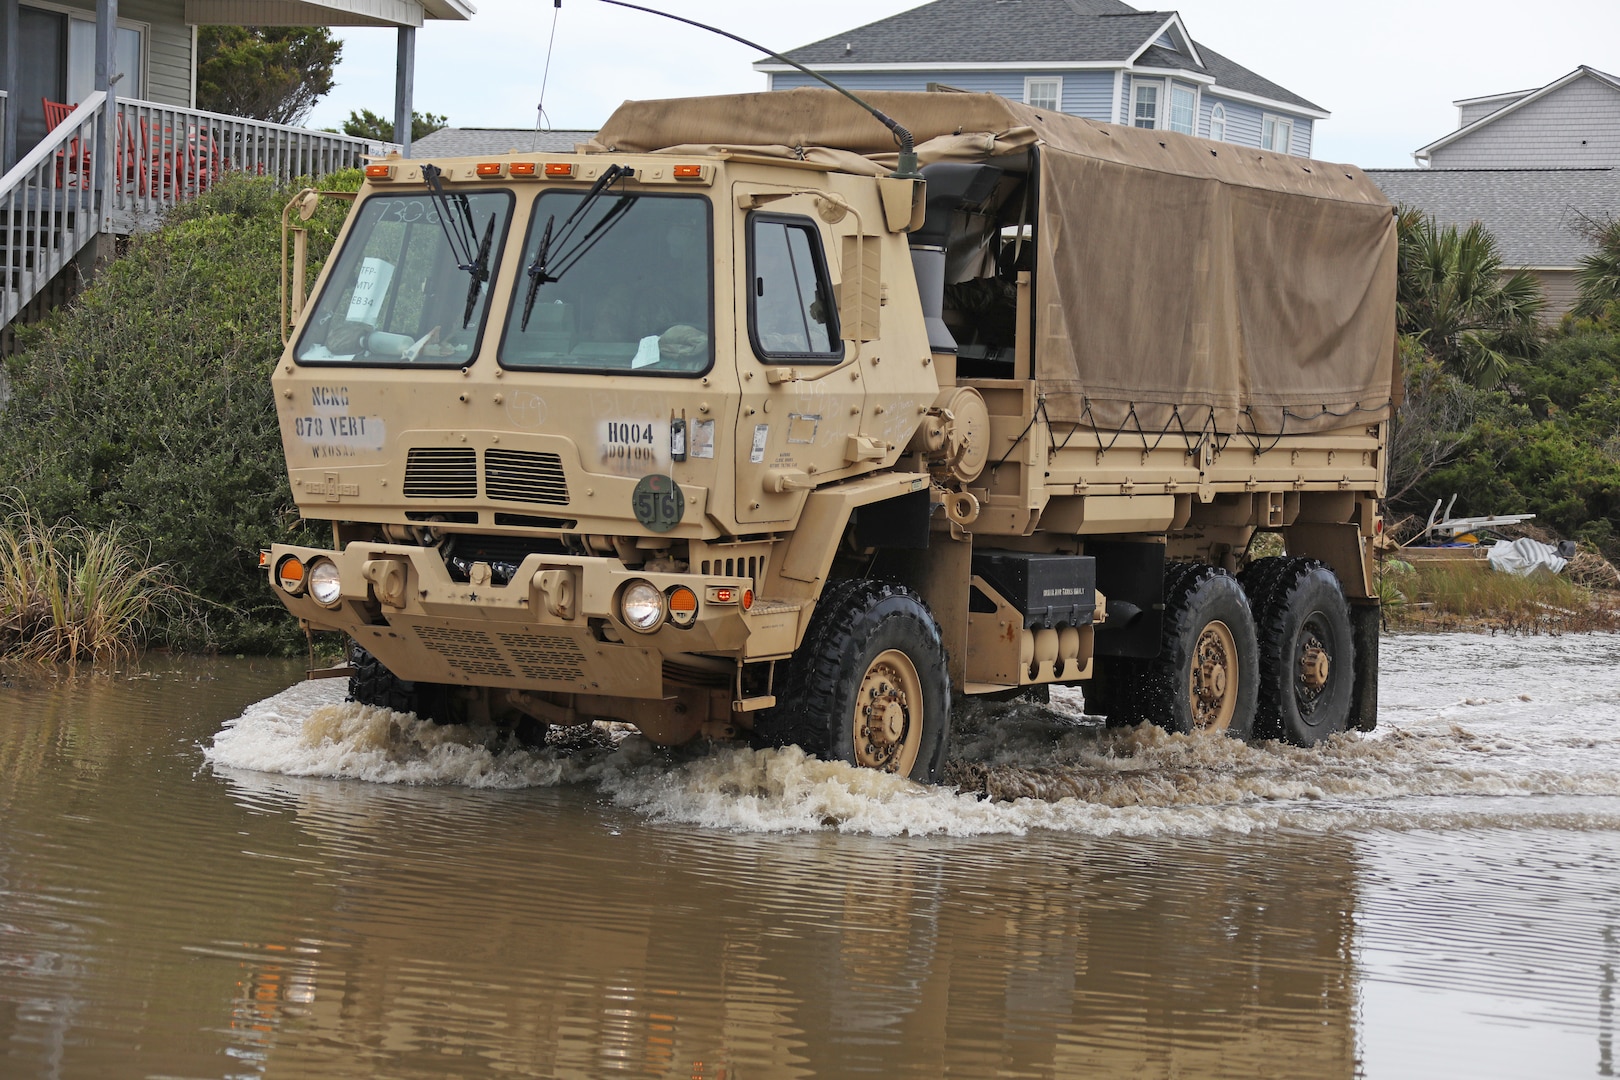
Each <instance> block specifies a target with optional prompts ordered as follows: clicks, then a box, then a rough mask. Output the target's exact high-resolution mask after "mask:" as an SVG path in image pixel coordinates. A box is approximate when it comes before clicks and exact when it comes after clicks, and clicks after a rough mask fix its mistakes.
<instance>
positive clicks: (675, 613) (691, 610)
mask: <svg viewBox="0 0 1620 1080" xmlns="http://www.w3.org/2000/svg"><path fill="white" fill-rule="evenodd" d="M665 595H666V596H667V597H668V599H669V621H670V623H671V624H672V625H674V626H680V627H687V626H691V625H692V624H693V623H695V622H697V614H698V598H697V593H695V592H693V591H692V590H691V589H688V588H687V587H686V586H685V585H677V586H675V587H674V588H673V589H670V590H669V592H668V593H666V594H665Z"/></svg>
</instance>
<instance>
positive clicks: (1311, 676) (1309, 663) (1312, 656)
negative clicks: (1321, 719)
mask: <svg viewBox="0 0 1620 1080" xmlns="http://www.w3.org/2000/svg"><path fill="white" fill-rule="evenodd" d="M1332 671H1333V663H1332V660H1331V659H1330V658H1329V656H1328V651H1327V649H1326V648H1324V647H1323V645H1322V643H1321V642H1320V641H1318V640H1317V638H1316V635H1314V634H1312V635H1311V636H1310V637H1309V638H1308V639H1307V641H1306V642H1305V647H1304V648H1303V649H1302V650H1301V651H1300V657H1299V679H1300V682H1301V683H1302V684H1304V687H1305V689H1306V691H1307V692H1309V693H1310V694H1311V696H1313V697H1314V696H1315V695H1316V694H1318V693H1320V692H1321V690H1322V687H1324V686H1326V685H1327V681H1328V676H1329V675H1330V674H1331V673H1332Z"/></svg>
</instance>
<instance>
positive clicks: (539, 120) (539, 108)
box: [529, 0, 562, 150]
mask: <svg viewBox="0 0 1620 1080" xmlns="http://www.w3.org/2000/svg"><path fill="white" fill-rule="evenodd" d="M552 4H553V5H554V8H555V9H554V10H553V11H552V13H551V42H550V43H549V44H548V45H547V46H546V70H545V74H543V75H541V76H540V104H538V105H536V106H535V107H534V139H533V141H531V142H530V143H529V149H530V150H538V149H539V148H540V129H541V128H542V127H544V126H545V123H546V83H548V82H550V81H551V50H552V49H554V48H556V46H557V20H558V19H560V18H561V17H562V0H552Z"/></svg>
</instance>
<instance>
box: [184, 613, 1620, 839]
mask: <svg viewBox="0 0 1620 1080" xmlns="http://www.w3.org/2000/svg"><path fill="white" fill-rule="evenodd" d="M1400 640H1401V639H1396V641H1397V642H1399V641H1400ZM1566 640H1567V639H1566ZM1612 641H1613V639H1612V638H1607V639H1604V641H1603V644H1604V645H1605V646H1608V645H1609V644H1610V643H1612ZM1433 644H1434V643H1433V639H1427V640H1426V641H1424V642H1423V643H1422V644H1421V645H1420V646H1414V647H1411V648H1406V649H1402V648H1401V647H1400V646H1399V645H1397V646H1396V647H1395V648H1391V647H1390V645H1389V644H1388V643H1386V658H1387V660H1388V661H1389V663H1387V664H1386V666H1387V667H1389V668H1391V671H1390V676H1391V677H1387V678H1386V680H1385V699H1384V700H1385V709H1384V713H1383V718H1382V725H1381V727H1380V729H1379V730H1378V731H1377V732H1375V733H1373V734H1371V735H1366V736H1362V735H1344V736H1338V737H1335V738H1333V739H1331V740H1328V741H1327V742H1325V743H1324V744H1322V745H1320V746H1317V747H1313V748H1309V749H1305V748H1300V747H1293V746H1286V745H1282V744H1277V743H1266V744H1261V745H1257V746H1247V745H1244V744H1242V743H1240V742H1238V741H1236V740H1232V739H1226V738H1222V737H1218V736H1180V735H1170V734H1167V733H1165V732H1163V731H1160V730H1158V729H1156V728H1151V727H1143V728H1137V729H1130V730H1123V731H1110V730H1106V729H1104V728H1102V727H1100V726H1099V725H1096V724H1094V723H1091V722H1089V721H1087V720H1085V719H1084V718H1083V714H1082V712H1081V706H1082V700H1081V696H1080V694H1079V692H1078V691H1073V690H1064V689H1059V690H1057V691H1056V692H1055V693H1054V695H1053V705H1052V707H1051V708H1049V709H1048V708H1042V707H1038V706H1033V705H1006V706H988V705H986V706H980V705H973V706H970V707H969V708H968V709H966V710H964V712H963V713H962V714H960V715H959V716H958V718H957V730H956V732H955V736H954V738H955V745H954V748H953V753H952V760H951V764H950V767H949V769H948V776H949V779H950V780H951V782H952V783H953V784H954V785H955V786H950V785H946V786H941V787H936V788H926V787H922V786H919V785H916V784H912V783H909V782H907V781H904V780H901V779H898V778H895V777H892V776H887V775H884V774H881V773H875V772H872V771H870V770H863V769H855V768H851V767H850V766H847V765H844V764H841V763H836V762H825V761H819V760H816V759H814V758H810V757H807V756H806V755H805V754H803V753H802V752H800V751H798V750H794V749H786V750H763V751H756V750H750V749H746V748H739V747H729V746H728V747H720V748H716V749H714V750H712V751H710V752H708V753H702V754H691V753H683V754H679V755H670V754H664V753H661V752H658V751H657V750H656V749H655V748H653V747H652V746H651V745H650V744H648V743H647V742H646V741H645V740H643V739H641V738H639V737H630V738H627V739H624V740H622V741H621V742H619V743H618V745H617V748H616V749H613V750H608V749H605V748H601V749H595V750H586V751H583V752H576V753H568V752H564V751H561V750H558V749H553V748H545V749H529V748H524V747H521V746H517V745H515V744H513V743H512V741H511V740H510V739H509V738H508V736H507V735H506V734H505V733H504V732H501V731H499V730H496V729H494V728H484V729H479V728H475V727H465V726H439V725H434V724H431V723H427V722H424V721H420V720H417V719H416V718H415V717H414V716H410V715H408V714H402V713H394V712H390V711H388V710H386V709H377V708H371V707H368V706H361V705H356V704H353V703H345V702H344V701H343V700H342V697H343V687H342V684H341V683H338V684H334V683H330V682H321V683H305V684H300V685H298V686H294V687H292V688H290V689H288V690H286V691H284V692H283V693H281V694H277V695H276V696H274V697H272V698H269V699H267V700H265V701H262V702H259V703H258V704H256V705H254V706H252V707H250V708H249V709H247V710H246V711H245V712H244V713H243V715H242V716H241V717H239V718H237V719H236V720H234V721H232V722H231V723H229V724H227V725H226V727H225V729H224V730H223V731H221V732H220V733H219V734H218V735H217V736H215V738H214V741H213V744H212V746H210V747H208V748H206V749H205V756H206V757H207V759H208V760H209V761H210V762H212V763H213V764H215V765H217V766H220V767H224V768H237V769H249V770H255V771H260V772H270V773H280V774H284V775H289V776H300V777H331V778H343V779H352V780H362V781H368V782H371V783H379V784H441V785H458V786H465V787H473V788H529V787H554V786H559V785H574V784H584V785H593V786H594V787H596V788H597V790H599V791H600V792H602V793H603V794H604V795H606V796H607V797H608V798H609V799H611V800H612V801H613V802H614V803H615V804H617V805H619V806H621V807H625V808H627V809H630V810H633V811H636V812H638V813H642V814H645V815H647V816H649V817H651V818H653V819H656V820H665V821H672V822H681V823H686V824H693V825H698V826H702V827H708V828H724V829H737V830H746V831H773V832H776V831H808V830H818V829H838V830H841V831H845V832H856V833H866V834H871V835H880V836H884V835H896V834H909V835H949V836H968V835H978V834H985V833H1024V832H1028V831H1031V830H1056V831H1063V832H1077V833H1085V834H1090V835H1108V834H1133V835H1143V834H1176V835H1200V834H1208V833H1213V832H1252V831H1255V830H1263V829H1273V828H1278V827H1284V826H1287V827H1301V828H1332V827H1343V826H1347V825H1352V824H1355V823H1357V822H1364V821H1378V822H1381V823H1385V824H1389V823H1409V824H1422V823H1423V822H1424V821H1425V815H1426V814H1430V813H1431V810H1430V808H1432V815H1433V817H1436V818H1437V817H1440V816H1443V815H1446V814H1455V813H1458V812H1459V810H1458V808H1457V806H1456V804H1455V800H1456V799H1458V798H1475V799H1477V798H1479V797H1484V796H1489V797H1497V798H1506V799H1508V800H1510V803H1509V804H1508V805H1509V806H1513V807H1521V808H1526V809H1528V807H1527V804H1526V801H1525V797H1526V796H1556V797H1576V798H1578V799H1585V798H1587V797H1591V796H1599V797H1604V798H1605V800H1607V799H1611V798H1613V797H1615V796H1620V754H1617V753H1616V751H1617V750H1620V723H1617V722H1616V721H1620V677H1617V676H1616V675H1615V674H1614V672H1613V670H1612V665H1611V666H1609V667H1608V668H1604V667H1601V666H1591V665H1589V664H1588V663H1587V662H1586V661H1587V660H1588V659H1589V651H1587V650H1581V649H1575V650H1565V652H1567V653H1568V654H1569V655H1570V656H1573V657H1577V658H1580V663H1581V664H1582V667H1583V670H1582V671H1581V672H1580V677H1579V678H1576V677H1574V673H1573V672H1571V671H1569V670H1564V671H1562V672H1560V671H1559V670H1557V668H1558V666H1559V664H1558V661H1559V658H1560V656H1562V655H1564V653H1561V652H1560V651H1559V650H1557V649H1551V648H1548V649H1543V650H1542V655H1541V656H1540V659H1541V660H1542V661H1543V663H1542V665H1541V666H1540V667H1535V666H1533V665H1519V666H1516V667H1515V669H1514V670H1513V673H1512V679H1511V683H1512V686H1511V691H1510V690H1509V689H1508V688H1505V687H1504V688H1495V687H1491V686H1489V685H1482V684H1481V681H1480V680H1481V673H1480V672H1479V671H1477V670H1476V671H1475V672H1473V673H1472V674H1471V676H1470V680H1471V681H1470V684H1469V685H1470V686H1471V687H1472V689H1473V693H1472V694H1471V695H1469V696H1465V697H1451V698H1450V699H1449V700H1445V701H1437V700H1434V697H1433V693H1434V687H1435V680H1433V679H1427V680H1426V679H1424V678H1422V670H1423V669H1424V668H1425V667H1428V666H1430V665H1432V664H1433V662H1434V661H1435V659H1436V657H1440V658H1442V659H1443V658H1444V657H1445V654H1444V653H1443V652H1440V653H1437V652H1436V651H1435V650H1434V648H1433ZM1464 644H1465V645H1473V644H1477V643H1475V642H1472V641H1465V643H1464ZM1461 651H1462V652H1464V653H1466V652H1468V651H1469V649H1467V648H1464V649H1462V650H1461ZM1392 653H1393V656H1391V655H1390V654H1392ZM1448 667H1449V665H1448ZM1531 672H1533V674H1531ZM1594 680H1595V681H1594ZM1439 681H1440V682H1444V681H1445V680H1443V679H1442V680H1439ZM1392 690H1393V691H1394V695H1393V696H1392V694H1391V691H1392ZM1425 698H1427V699H1428V700H1425ZM1485 801H1487V800H1481V803H1483V802H1485ZM1541 805H1542V806H1543V807H1544V808H1545V806H1546V804H1545V803H1543V804H1541ZM1462 812H1464V813H1466V811H1462ZM1491 812H1492V813H1493V814H1494V813H1504V812H1505V813H1511V812H1513V811H1511V810H1504V809H1503V808H1501V807H1496V808H1495V809H1493V810H1492V811H1491ZM1566 812H1571V813H1575V814H1577V815H1579V814H1592V813H1596V814H1597V815H1598V816H1600V817H1602V818H1604V819H1612V818H1614V817H1616V816H1620V803H1608V802H1607V801H1603V802H1601V803H1600V804H1598V805H1596V806H1593V805H1591V804H1589V803H1582V804H1581V806H1580V807H1578V808H1576V809H1574V810H1567V808H1566Z"/></svg>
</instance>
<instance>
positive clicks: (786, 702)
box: [754, 580, 951, 784]
mask: <svg viewBox="0 0 1620 1080" xmlns="http://www.w3.org/2000/svg"><path fill="white" fill-rule="evenodd" d="M776 697H777V701H778V702H779V704H777V705H776V706H775V707H774V708H771V709H767V710H766V711H765V712H763V713H761V714H760V716H759V718H758V719H757V720H756V721H755V725H754V733H755V736H756V738H757V740H758V741H759V742H761V743H763V744H764V745H767V746H786V745H797V746H800V747H803V748H804V750H805V751H807V752H808V753H812V754H815V755H817V756H819V757H823V758H827V759H829V760H833V761H846V762H849V763H850V764H851V765H858V766H863V767H866V768H875V769H881V770H882V771H884V772H892V773H896V774H898V775H901V776H906V777H909V778H910V779H912V780H916V781H918V782H920V783H925V784H926V783H933V782H934V781H935V780H937V779H938V777H939V772H940V769H941V767H942V766H943V765H944V763H945V753H946V749H947V745H948V743H949V741H950V719H951V718H950V706H951V680H950V676H949V674H948V673H947V671H946V667H945V646H944V643H943V641H942V640H941V638H940V632H939V624H938V623H937V622H935V621H934V616H933V613H932V612H930V611H929V610H928V606H927V605H926V604H924V603H923V601H922V599H921V598H920V597H918V596H917V595H916V594H915V593H913V592H912V591H911V590H910V589H907V588H905V587H904V586H901V585H891V584H887V583H884V582H879V581H865V580H854V581H838V582H833V583H831V584H830V585H828V587H827V589H826V591H825V592H824V593H823V594H822V597H821V600H820V601H819V602H818V603H817V605H816V610H815V613H814V614H813V615H812V616H811V617H810V627H809V629H808V631H807V632H806V633H805V636H804V641H803V643H801V644H800V646H799V648H798V651H797V652H795V653H794V654H793V657H792V659H791V660H789V661H788V664H787V674H786V677H785V678H783V679H782V680H781V683H780V684H779V685H778V687H777V690H776Z"/></svg>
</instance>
